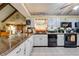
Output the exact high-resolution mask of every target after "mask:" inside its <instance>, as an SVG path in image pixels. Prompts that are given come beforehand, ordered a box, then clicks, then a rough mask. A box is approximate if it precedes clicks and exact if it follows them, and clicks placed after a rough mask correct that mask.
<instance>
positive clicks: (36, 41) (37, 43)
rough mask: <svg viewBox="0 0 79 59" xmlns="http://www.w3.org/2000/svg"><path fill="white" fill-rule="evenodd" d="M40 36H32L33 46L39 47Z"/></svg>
mask: <svg viewBox="0 0 79 59" xmlns="http://www.w3.org/2000/svg"><path fill="white" fill-rule="evenodd" d="M39 38H40V36H39V35H34V37H33V42H34V46H40V39H39Z"/></svg>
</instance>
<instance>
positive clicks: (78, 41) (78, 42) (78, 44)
mask: <svg viewBox="0 0 79 59" xmlns="http://www.w3.org/2000/svg"><path fill="white" fill-rule="evenodd" d="M77 46H79V34H77Z"/></svg>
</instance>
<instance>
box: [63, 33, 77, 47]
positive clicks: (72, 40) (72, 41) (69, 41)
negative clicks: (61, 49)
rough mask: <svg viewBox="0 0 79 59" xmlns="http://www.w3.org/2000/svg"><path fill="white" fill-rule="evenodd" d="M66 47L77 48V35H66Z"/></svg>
mask: <svg viewBox="0 0 79 59" xmlns="http://www.w3.org/2000/svg"><path fill="white" fill-rule="evenodd" d="M64 43H65V45H64V46H65V47H76V46H77V35H76V34H66V35H65V42H64Z"/></svg>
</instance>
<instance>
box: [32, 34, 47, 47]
mask: <svg viewBox="0 0 79 59" xmlns="http://www.w3.org/2000/svg"><path fill="white" fill-rule="evenodd" d="M33 40H34V46H48V39H47V35H34V37H33Z"/></svg>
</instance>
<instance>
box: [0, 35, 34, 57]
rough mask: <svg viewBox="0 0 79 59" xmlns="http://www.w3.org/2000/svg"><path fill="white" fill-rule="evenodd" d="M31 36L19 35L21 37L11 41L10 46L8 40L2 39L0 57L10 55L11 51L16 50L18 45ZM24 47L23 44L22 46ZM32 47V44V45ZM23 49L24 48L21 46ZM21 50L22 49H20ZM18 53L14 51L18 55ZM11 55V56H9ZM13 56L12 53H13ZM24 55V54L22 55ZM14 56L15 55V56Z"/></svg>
mask: <svg viewBox="0 0 79 59" xmlns="http://www.w3.org/2000/svg"><path fill="white" fill-rule="evenodd" d="M31 36H32V34H30V35H28V36H25V35H24V34H21V36H16V37H15V38H13V39H12V40H11V46H10V44H9V42H8V39H9V38H6V39H2V42H1V43H0V55H2V56H5V55H12V53H11V52H12V51H14V50H15V49H16V48H18V47H19V46H20V45H22V44H23V43H24V42H25V41H28V39H29V38H30V37H31ZM23 45H24V44H23ZM32 45H33V44H32ZM23 47H24V46H23ZM20 48H22V47H20ZM19 52H20V50H19V51H16V53H17V54H18V53H19ZM10 53H11V54H10ZM13 54H14V53H13ZM23 54H24V53H23ZM15 56H16V55H15Z"/></svg>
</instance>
